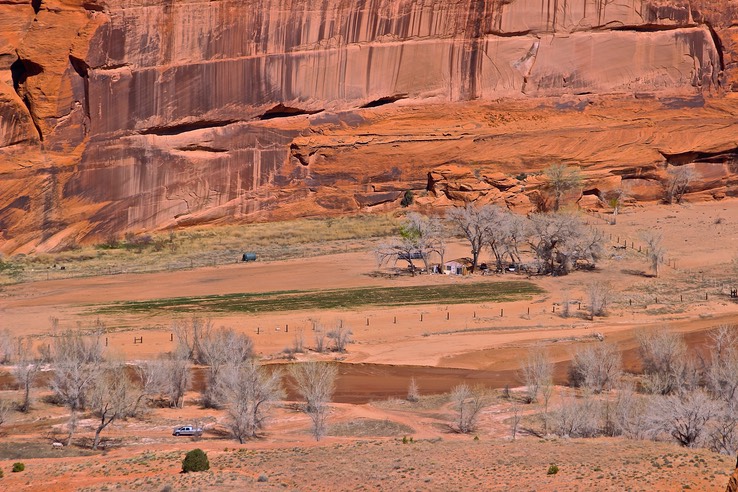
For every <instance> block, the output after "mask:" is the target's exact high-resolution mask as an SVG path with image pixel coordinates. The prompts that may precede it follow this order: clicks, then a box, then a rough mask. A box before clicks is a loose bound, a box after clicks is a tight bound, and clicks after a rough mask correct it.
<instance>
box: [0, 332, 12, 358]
mask: <svg viewBox="0 0 738 492" xmlns="http://www.w3.org/2000/svg"><path fill="white" fill-rule="evenodd" d="M14 345H15V339H14V338H13V336H12V335H11V334H10V330H8V329H5V330H3V331H0V365H4V364H10V362H11V361H12V359H13V352H15V350H14V348H15V347H14Z"/></svg>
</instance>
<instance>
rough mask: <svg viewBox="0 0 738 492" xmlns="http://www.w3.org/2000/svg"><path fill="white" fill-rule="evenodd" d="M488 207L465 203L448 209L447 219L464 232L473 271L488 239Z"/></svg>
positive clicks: (472, 271)
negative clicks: (469, 250)
mask: <svg viewBox="0 0 738 492" xmlns="http://www.w3.org/2000/svg"><path fill="white" fill-rule="evenodd" d="M490 210H491V209H490V207H489V206H482V207H475V206H474V205H472V204H471V203H467V204H466V205H465V206H464V207H454V208H452V209H451V210H449V211H448V213H447V215H446V217H447V218H448V220H449V221H450V222H451V223H452V224H453V225H454V226H455V227H456V228H457V229H458V230H459V231H461V232H462V233H463V234H464V237H465V238H466V240H467V241H469V244H470V246H471V255H472V266H471V273H474V271H476V269H477V264H478V263H479V254H480V253H481V252H482V248H483V247H484V246H485V245H486V244H487V242H488V240H489V231H490V229H489V219H490Z"/></svg>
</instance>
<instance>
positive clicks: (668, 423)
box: [648, 389, 720, 448]
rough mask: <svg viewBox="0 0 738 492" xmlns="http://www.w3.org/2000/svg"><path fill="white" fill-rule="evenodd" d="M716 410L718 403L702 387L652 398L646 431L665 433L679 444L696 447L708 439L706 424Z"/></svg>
mask: <svg viewBox="0 0 738 492" xmlns="http://www.w3.org/2000/svg"><path fill="white" fill-rule="evenodd" d="M719 410H720V408H719V405H718V404H717V403H716V402H715V401H713V400H711V399H710V397H709V395H708V394H707V393H705V392H704V391H702V390H701V389H697V390H693V391H690V392H688V393H685V394H682V395H670V396H662V397H654V398H653V400H652V401H651V408H650V412H649V419H648V423H649V433H650V434H651V435H652V436H653V437H658V436H659V435H660V434H663V433H665V434H668V435H669V436H671V437H672V438H673V439H674V440H675V441H677V442H678V443H679V444H681V445H682V446H686V447H688V448H693V447H697V446H699V445H701V444H702V443H703V441H704V440H705V439H706V438H707V433H708V424H709V423H710V422H711V421H712V420H713V419H715V418H716V416H717V415H718V413H719Z"/></svg>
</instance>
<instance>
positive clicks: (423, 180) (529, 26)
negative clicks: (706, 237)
mask: <svg viewBox="0 0 738 492" xmlns="http://www.w3.org/2000/svg"><path fill="white" fill-rule="evenodd" d="M734 24H736V25H738V3H736V2H735V1H727V0H725V1H710V0H695V1H677V0H651V1H647V0H625V1H622V2H617V3H608V2H601V1H599V0H554V1H552V2H544V3H541V2H540V1H538V0H486V1H485V0H397V1H390V0H321V1H318V0H291V1H288V0H263V1H257V0H249V1H241V0H239V1H235V0H214V1H211V2H193V1H185V0H173V1H172V0H107V1H106V0H49V1H47V0H31V1H26V0H9V1H7V2H2V3H0V231H1V232H2V236H0V249H3V250H5V251H25V250H30V249H32V248H38V249H51V248H53V247H57V246H59V245H64V244H65V243H67V242H70V241H73V240H84V239H85V238H88V237H93V236H95V235H98V236H99V235H104V234H109V233H111V232H113V233H122V232H123V231H126V230H134V231H139V230H144V229H148V230H150V229H157V228H163V227H169V226H174V225H191V224H197V223H202V222H214V221H216V222H217V221H236V220H265V219H266V220H268V219H276V218H283V217H290V216H298V215H316V214H325V213H342V212H351V211H357V210H362V209H371V208H374V207H384V206H396V205H397V203H398V201H399V197H400V196H401V194H402V193H403V192H404V191H405V190H408V189H412V190H416V191H418V192H419V194H424V195H425V196H423V197H421V199H420V202H421V203H425V204H428V205H443V204H445V203H448V202H450V201H452V200H479V201H489V202H498V203H505V204H507V205H508V206H510V207H515V208H519V209H522V210H524V209H526V208H530V207H531V199H533V200H534V201H535V197H536V193H538V192H537V190H536V188H537V183H536V178H535V177H530V178H527V179H525V180H518V179H514V176H518V175H520V173H528V174H530V173H535V171H539V170H540V169H542V168H543V167H545V166H547V165H549V164H550V163H552V162H566V163H571V164H573V165H578V166H581V167H582V168H583V169H584V172H585V176H586V177H587V181H586V183H585V185H586V186H585V190H584V192H585V194H596V193H599V192H601V191H606V190H608V189H615V188H627V190H628V192H629V194H630V195H632V196H633V197H634V198H637V199H642V200H653V199H657V198H658V197H659V196H660V193H661V185H660V181H661V180H662V179H663V177H664V175H665V173H666V170H667V168H669V167H670V166H684V165H686V166H689V167H691V168H693V169H694V170H695V174H696V176H697V178H698V179H697V180H696V181H695V183H694V184H693V185H692V186H691V187H690V194H691V196H692V197H693V198H710V197H713V198H715V197H716V198H720V197H722V196H726V195H731V194H734V193H735V192H736V178H735V168H734V163H733V162H734V159H735V155H736V149H737V148H738V143H737V142H736V137H735V135H736V134H738V132H736V130H737V128H736V116H737V115H738V106H736V104H735V103H736V101H737V99H735V98H734V97H733V94H732V91H733V90H734V85H735V84H738V68H737V66H736V63H738V55H737V54H736V53H738V48H737V47H736V46H737V45H736V42H738V28H735V27H732V26H733V25H734ZM735 88H736V90H738V85H736V86H735ZM574 198H576V197H574Z"/></svg>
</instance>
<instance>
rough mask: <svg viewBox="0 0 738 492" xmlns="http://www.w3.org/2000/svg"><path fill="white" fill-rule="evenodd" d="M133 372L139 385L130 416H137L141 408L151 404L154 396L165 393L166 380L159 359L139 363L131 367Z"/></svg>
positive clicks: (164, 367)
mask: <svg viewBox="0 0 738 492" xmlns="http://www.w3.org/2000/svg"><path fill="white" fill-rule="evenodd" d="M133 370H134V372H135V374H136V379H137V380H138V383H139V384H138V388H139V392H138V396H137V398H136V402H135V405H134V406H133V410H131V414H132V415H137V414H138V413H139V412H140V411H141V409H142V408H146V406H148V404H149V403H151V400H152V398H153V397H154V396H155V395H161V394H163V393H164V392H165V387H166V386H167V385H166V384H165V382H166V381H167V380H168V378H167V377H166V374H165V373H166V364H165V362H164V361H162V360H161V359H159V360H145V361H139V362H138V363H137V364H135V365H134V366H133Z"/></svg>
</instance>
